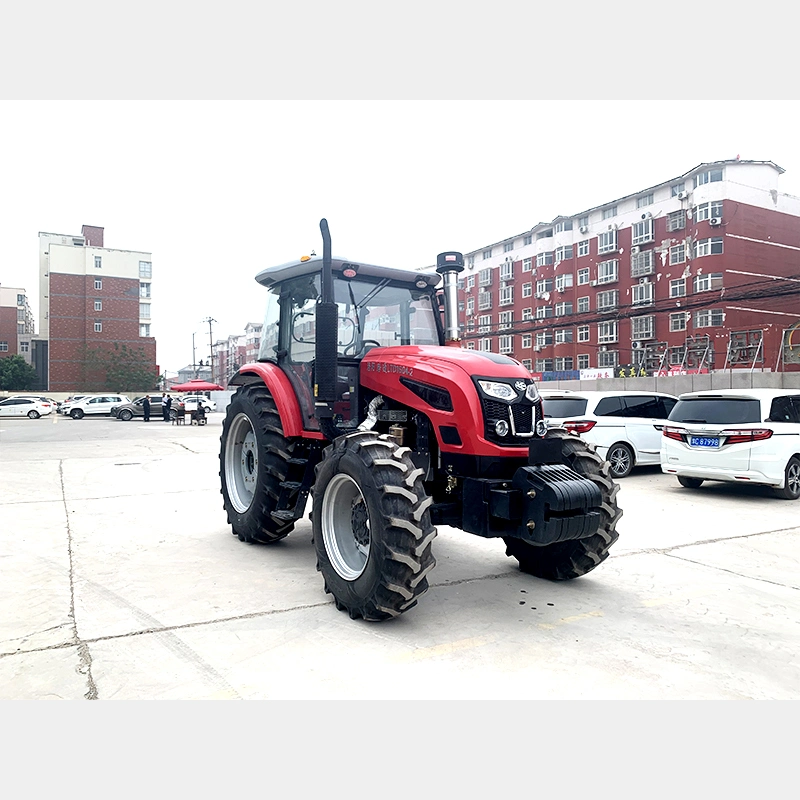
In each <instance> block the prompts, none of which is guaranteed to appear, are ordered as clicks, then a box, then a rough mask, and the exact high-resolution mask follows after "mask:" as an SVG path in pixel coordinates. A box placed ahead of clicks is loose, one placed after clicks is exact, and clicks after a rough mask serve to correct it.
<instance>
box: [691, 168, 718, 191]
mask: <svg viewBox="0 0 800 800" xmlns="http://www.w3.org/2000/svg"><path fill="white" fill-rule="evenodd" d="M721 180H722V170H721V169H709V170H706V171H705V172H700V173H698V174H697V175H695V176H694V185H695V188H697V187H698V186H703V185H704V184H706V183H716V182H717V181H721Z"/></svg>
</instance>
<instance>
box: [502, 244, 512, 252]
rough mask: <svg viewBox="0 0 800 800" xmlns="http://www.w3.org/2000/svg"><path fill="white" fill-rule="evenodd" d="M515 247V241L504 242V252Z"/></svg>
mask: <svg viewBox="0 0 800 800" xmlns="http://www.w3.org/2000/svg"><path fill="white" fill-rule="evenodd" d="M513 249H514V242H513V241H512V242H505V243H504V244H503V252H504V253H510V252H511V251H512V250H513Z"/></svg>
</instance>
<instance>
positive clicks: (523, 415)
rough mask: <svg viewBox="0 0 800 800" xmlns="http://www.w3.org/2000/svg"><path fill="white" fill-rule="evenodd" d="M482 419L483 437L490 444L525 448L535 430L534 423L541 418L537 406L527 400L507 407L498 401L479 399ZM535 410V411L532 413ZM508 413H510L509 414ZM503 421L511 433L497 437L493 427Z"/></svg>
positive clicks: (506, 404)
mask: <svg viewBox="0 0 800 800" xmlns="http://www.w3.org/2000/svg"><path fill="white" fill-rule="evenodd" d="M481 403H482V406H483V418H484V435H485V436H486V438H487V439H488V440H489V441H490V442H494V443H495V444H500V445H505V446H506V447H520V446H527V444H528V442H530V440H531V437H532V436H533V435H535V434H534V432H535V430H536V422H537V420H538V419H540V418H541V413H540V407H539V405H538V404H537V405H534V404H533V403H531V402H530V401H529V400H521V401H520V402H517V403H514V404H513V405H509V404H508V403H503V402H501V401H499V400H489V399H487V398H485V397H484V398H481ZM534 410H535V411H534ZM509 412H510V413H509ZM501 419H504V420H505V421H506V422H508V423H509V425H510V426H511V433H509V434H508V435H507V436H498V435H497V433H496V432H495V429H494V425H495V422H497V421H498V420H501Z"/></svg>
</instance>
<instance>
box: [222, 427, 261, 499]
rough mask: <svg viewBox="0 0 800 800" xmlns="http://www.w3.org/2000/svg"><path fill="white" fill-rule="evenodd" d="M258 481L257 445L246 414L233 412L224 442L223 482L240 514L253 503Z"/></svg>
mask: <svg viewBox="0 0 800 800" xmlns="http://www.w3.org/2000/svg"><path fill="white" fill-rule="evenodd" d="M257 481H258V447H257V443H256V434H255V431H254V430H253V425H252V423H251V422H250V418H249V417H248V416H247V414H237V416H236V417H234V420H233V422H232V423H231V427H230V430H229V431H228V438H227V440H226V442H225V484H226V486H227V487H228V497H229V498H230V501H231V505H232V506H233V508H234V509H235V510H236V511H237V512H238V513H240V514H242V513H244V512H245V511H247V510H248V509H249V508H250V506H251V505H252V503H253V498H254V497H255V492H256V483H257Z"/></svg>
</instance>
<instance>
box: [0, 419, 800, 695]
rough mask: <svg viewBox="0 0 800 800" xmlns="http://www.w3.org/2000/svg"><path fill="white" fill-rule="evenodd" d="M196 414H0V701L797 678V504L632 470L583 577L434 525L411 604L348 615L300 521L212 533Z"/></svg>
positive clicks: (551, 688) (651, 690) (754, 689)
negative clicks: (256, 533)
mask: <svg viewBox="0 0 800 800" xmlns="http://www.w3.org/2000/svg"><path fill="white" fill-rule="evenodd" d="M210 419H211V421H210V424H209V425H208V426H206V427H203V428H197V427H189V426H183V427H178V426H173V425H170V424H165V423H163V422H162V421H152V422H150V423H147V424H146V423H144V422H143V421H141V420H138V421H137V420H134V421H131V422H121V421H117V420H111V419H83V420H72V419H68V418H63V417H59V418H56V417H51V418H42V419H41V420H27V419H24V420H1V421H0V699H29V698H30V699H33V698H74V699H81V698H99V699H103V700H106V699H134V698H153V699H161V698H164V699H167V698H170V699H177V698H181V699H194V698H265V699H273V698H282V699H311V698H342V699H350V698H358V699H370V698H372V699H409V700H411V699H426V698H453V699H460V698H482V699H506V698H507V699H540V698H552V699H569V698H595V699H618V698H620V699H622V698H645V699H655V698H758V699H770V698H777V699H789V698H795V697H797V696H798V694H799V693H800V657H799V656H798V653H800V649H799V648H798V646H797V643H798V640H799V639H800V637H799V636H798V634H799V633H800V630H799V624H798V620H800V591H798V590H799V589H800V528H799V527H798V525H799V524H800V504H798V503H796V502H795V503H792V502H788V501H781V500H777V499H774V498H772V497H771V495H770V493H769V492H768V491H767V490H765V489H760V488H758V487H741V486H736V487H733V486H731V487H729V486H725V485H721V484H719V485H715V484H706V485H705V486H704V487H703V488H702V489H701V490H699V491H694V492H693V491H690V490H686V489H682V488H680V487H679V486H678V484H677V482H676V481H675V480H674V478H671V477H667V476H665V475H663V474H662V473H661V472H660V470H658V469H657V468H646V469H644V470H640V471H637V472H635V473H634V474H633V475H632V476H631V477H630V478H628V479H626V480H624V481H623V482H622V489H621V490H620V494H619V502H620V505H621V506H622V507H623V509H624V516H623V518H622V520H621V521H620V524H619V527H618V529H619V531H620V539H619V541H618V542H617V544H616V545H615V546H614V547H613V548H612V551H611V552H612V555H611V557H610V558H609V559H608V560H607V561H606V562H605V563H604V564H603V565H601V566H600V567H599V568H598V569H596V570H595V571H594V572H592V573H590V574H589V575H587V576H586V577H584V578H581V579H578V580H575V581H571V582H568V583H549V582H547V581H541V580H537V579H535V578H532V577H530V576H527V575H524V574H522V573H521V572H519V570H518V569H517V568H516V562H515V561H513V560H511V559H508V558H506V557H505V554H504V548H503V545H502V543H501V542H498V541H491V540H490V541H485V540H482V539H479V538H477V537H474V536H471V535H468V534H464V533H461V532H459V531H456V530H453V529H449V528H440V530H439V537H438V538H437V540H436V541H435V542H434V552H435V555H436V559H437V566H436V568H435V569H434V571H433V572H432V573H431V574H430V576H429V577H430V583H431V589H430V591H429V592H428V593H427V594H426V595H425V596H424V597H423V598H422V600H421V601H420V603H419V605H418V607H417V608H415V609H413V610H412V611H411V612H409V613H408V614H406V615H404V616H403V617H400V618H399V619H397V620H393V621H391V622H387V623H380V624H374V623H364V622H363V621H352V620H350V619H349V617H348V616H347V615H345V614H343V613H340V612H337V611H336V610H335V608H334V607H333V604H332V602H331V599H330V595H326V594H324V592H323V589H322V580H321V578H320V576H319V574H318V573H317V572H316V570H315V568H314V564H315V559H314V553H313V547H312V543H311V531H310V523H309V522H308V521H303V522H302V523H301V524H299V525H298V526H297V529H296V530H295V532H294V533H292V534H291V535H290V536H289V537H288V538H287V539H285V540H283V541H282V542H279V543H277V544H275V545H272V546H258V545H257V546H251V545H245V544H242V543H241V542H239V540H238V539H237V538H236V537H234V536H232V535H231V533H230V528H229V527H228V526H227V524H226V521H225V515H224V512H223V510H222V500H221V496H220V494H219V479H218V474H217V473H218V459H217V456H218V449H219V434H220V428H221V422H222V415H221V414H212V415H211V418H210Z"/></svg>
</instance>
